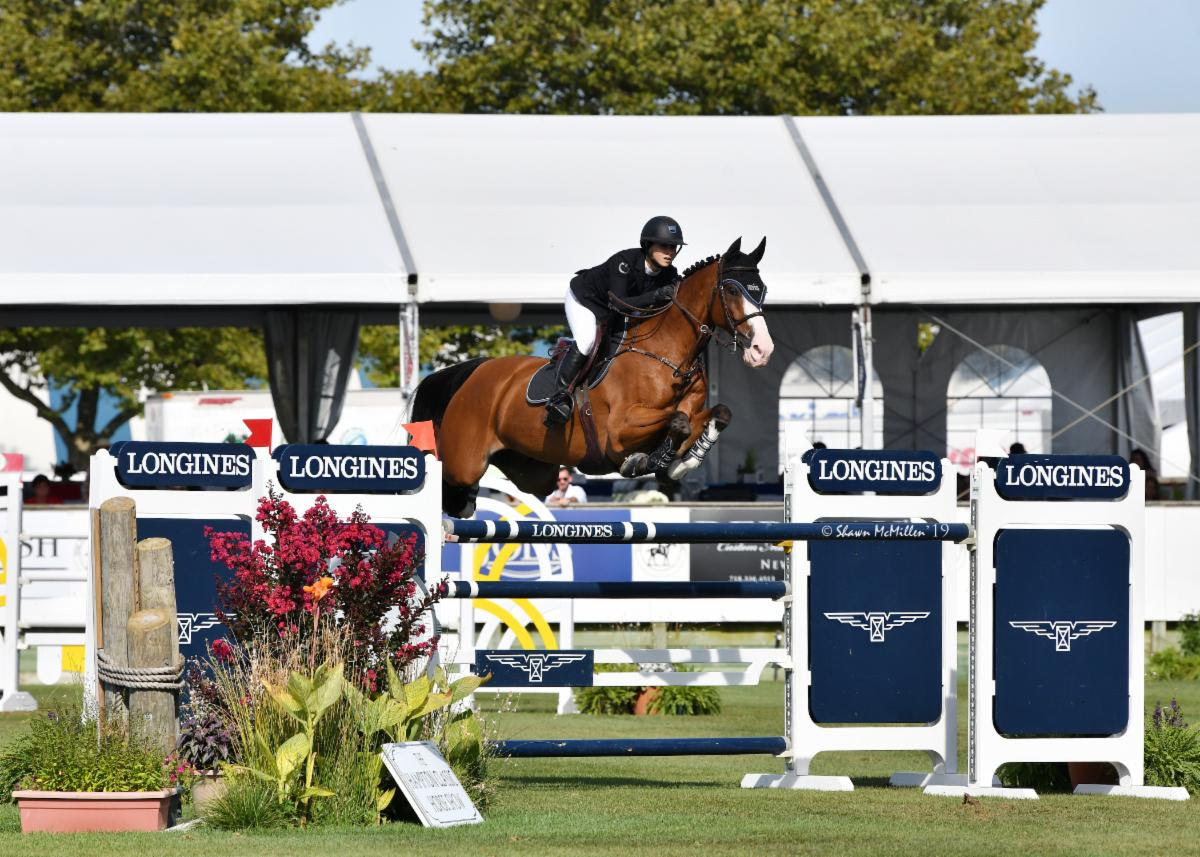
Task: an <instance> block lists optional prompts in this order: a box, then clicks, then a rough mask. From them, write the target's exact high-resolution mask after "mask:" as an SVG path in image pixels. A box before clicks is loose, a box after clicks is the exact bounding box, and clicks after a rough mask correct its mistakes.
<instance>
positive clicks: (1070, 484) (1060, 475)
mask: <svg viewBox="0 0 1200 857" xmlns="http://www.w3.org/2000/svg"><path fill="white" fill-rule="evenodd" d="M1002 471H1003V474H1004V484H1005V485H1008V486H1020V487H1022V488H1124V487H1125V468H1123V467H1121V466H1120V465H1119V464H1114V465H1103V464H1101V465H1088V464H1011V463H1008V462H1005V464H1004V466H1003V468H1002Z"/></svg>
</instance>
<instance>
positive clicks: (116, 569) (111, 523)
mask: <svg viewBox="0 0 1200 857" xmlns="http://www.w3.org/2000/svg"><path fill="white" fill-rule="evenodd" d="M99 532H100V584H99V585H100V616H101V626H100V633H101V634H102V635H103V640H104V653H105V655H107V656H108V658H109V659H110V660H111V661H112V662H113V663H114V664H116V665H118V666H128V664H129V661H128V660H127V657H128V655H127V650H128V643H127V641H126V626H127V625H128V623H129V617H130V616H132V615H133V612H134V610H136V609H137V554H136V552H135V551H134V545H135V544H136V543H137V515H136V511H135V509H134V503H133V500H131V499H130V498H128V497H113V498H112V499H110V500H105V501H104V503H102V504H101V506H100V531H99ZM102 709H103V712H104V716H105V719H106V720H107V721H108V722H109V723H112V724H118V723H121V722H123V721H124V720H125V717H126V715H127V714H128V712H129V709H128V707H127V705H126V701H125V691H124V690H123V689H122V688H119V687H105V688H104V693H103V705H102Z"/></svg>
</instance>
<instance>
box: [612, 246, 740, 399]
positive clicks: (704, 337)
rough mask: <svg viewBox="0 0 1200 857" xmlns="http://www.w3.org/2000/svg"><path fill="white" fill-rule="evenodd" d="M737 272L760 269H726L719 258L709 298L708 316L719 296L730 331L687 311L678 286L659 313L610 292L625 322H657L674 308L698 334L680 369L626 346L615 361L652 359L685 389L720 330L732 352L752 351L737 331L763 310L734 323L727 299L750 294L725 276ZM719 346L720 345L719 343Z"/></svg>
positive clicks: (660, 357) (678, 366) (616, 355)
mask: <svg viewBox="0 0 1200 857" xmlns="http://www.w3.org/2000/svg"><path fill="white" fill-rule="evenodd" d="M734 272H737V273H741V272H753V273H757V272H758V269H757V268H754V267H747V266H737V267H731V268H726V267H725V266H724V263H723V261H722V260H720V259H719V258H718V260H717V277H716V280H715V281H714V282H713V286H712V291H710V292H709V294H708V315H709V316H710V317H711V316H712V309H713V304H714V302H715V301H716V298H717V295H718V294H720V296H721V309H722V311H723V312H724V313H725V322H726V324H727V325H728V327H726V326H725V325H721V326H720V327H719V328H714V327H713V326H711V325H708V324H705V323H704V322H702V321H701V320H700V319H699V318H697V317H696V316H695V315H694V314H693V313H692V312H691V310H689V309H688V308H687V307H685V306H684V305H683V304H682V303H680V302H679V297H678V292H679V288H678V284H677V285H676V289H675V292H676V293H675V294H673V295H672V296H671V302H670V303H669V304H665V305H663V306H662V307H659V308H657V309H647V308H643V307H635V306H633V305H632V304H629V303H627V302H626V301H624V300H622V299H621V298H619V297H617V296H616V295H614V294H613V293H612V292H609V293H608V300H609V303H610V304H611V305H612V306H613V307H614V309H615V310H616V311H617V313H619V314H620V315H622V316H624V317H625V318H626V319H635V320H637V321H644V320H646V319H651V318H656V317H658V316H661V315H663V314H664V313H666V312H667V311H668V310H670V309H671V307H676V308H677V309H678V310H679V311H680V312H681V313H683V316H684V318H686V319H687V320H688V322H689V323H691V325H692V327H693V328H694V329H695V332H696V342H695V345H694V346H693V347H692V350H691V352H690V353H689V354H688V356H687V357H686V358H684V360H682V361H681V362H680V363H679V364H678V365H676V364H675V363H673V362H671V361H670V360H669V359H667V358H666V357H663V356H662V355H661V354H656V353H654V352H653V351H647V350H645V349H642V348H638V347H636V346H635V345H627V346H625V347H624V348H622V349H619V350H618V351H617V353H616V354H614V355H613V359H614V360H615V359H616V358H617V357H619V356H620V355H622V354H625V353H627V352H628V353H630V354H640V355H642V356H643V357H649V358H651V359H654V360H657V361H658V362H660V363H662V364H664V365H666V366H667V367H669V368H670V369H671V374H672V376H673V377H676V378H681V379H682V382H681V383H682V385H683V386H684V387H685V388H686V387H687V385H688V383H689V382H690V381H691V380H692V378H693V377H694V376H695V375H696V373H697V372H700V371H702V368H703V367H702V364H701V362H700V355H702V354H703V353H704V349H705V348H707V347H708V343H709V342H710V341H711V340H712V339H713V337H714V336H716V335H717V332H718V330H719V331H720V332H723V333H727V334H728V335H729V338H730V344H729V348H730V351H737V350H738V349H739V348H741V349H744V348H747V347H749V344H750V343H749V341H748V339H747V337H746V335H745V334H743V333H740V332H739V331H738V328H739V327H740V326H741V325H743V324H745V323H746V322H747V321H749V320H750V319H752V318H758V317H759V316H761V315H763V311H762V310H761V309H760V310H758V311H757V312H752V313H748V314H747V315H745V316H744V317H742V318H740V319H737V320H736V321H735V320H734V317H733V313H732V312H731V311H730V307H729V298H728V296H729V295H730V294H733V293H734V292H735V291H741V292H742V293H743V294H745V293H746V291H747V290H746V287H745V286H744V285H743V284H742V282H741V281H740V280H738V279H736V278H735V277H727V276H725V275H726V274H728V273H734ZM727 285H728V286H729V287H728V288H727V287H726V286H727ZM649 336H650V334H647V335H646V336H644V337H642V338H649ZM635 341H640V340H635ZM718 344H720V343H719V341H718Z"/></svg>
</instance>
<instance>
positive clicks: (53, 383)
mask: <svg viewBox="0 0 1200 857" xmlns="http://www.w3.org/2000/svg"><path fill="white" fill-rule="evenodd" d="M2 4H3V0H0V6H2ZM2 21H3V15H0V22H2ZM0 89H3V87H2V86H0ZM266 375H267V365H266V356H265V352H264V350H263V344H262V334H261V333H260V332H259V331H252V330H240V329H232V328H181V329H179V330H142V329H138V328H121V329H106V328H82V327H79V328H55V327H25V328H13V329H7V330H6V329H0V386H2V387H4V389H6V390H8V392H9V393H11V394H12V395H13V396H15V397H17V398H18V399H20V400H22V401H24V402H26V403H27V404H29V405H31V406H33V408H34V409H35V410H36V411H37V414H38V416H39V417H40V418H41V419H43V420H46V421H48V422H49V423H50V424H51V425H52V426H53V427H54V429H55V431H56V432H58V435H59V436H60V437H61V438H62V439H63V441H64V442H65V443H66V445H67V454H68V456H69V461H70V463H71V464H72V466H73V467H74V468H75V469H76V470H82V471H86V470H87V467H88V459H89V458H90V457H91V455H92V453H93V452H95V451H96V450H97V449H100V448H101V447H104V446H107V445H108V443H109V442H110V441H111V439H112V436H113V433H114V432H116V430H117V429H118V428H120V427H121V426H122V425H124V424H125V423H126V422H128V421H129V420H130V419H131V418H132V417H135V416H137V415H138V414H140V413H141V412H142V404H141V402H139V401H138V396H139V393H140V391H141V389H142V388H143V387H146V388H150V389H154V390H189V389H199V388H201V387H204V386H208V387H218V388H220V387H225V388H229V387H242V386H246V385H247V384H248V383H249V382H250V380H251V379H255V378H265V377H266ZM50 387H55V388H60V389H64V390H65V391H66V395H65V396H64V398H63V401H62V404H61V406H60V407H59V408H58V409H54V408H52V407H50V406H49V405H48V404H46V403H45V402H43V401H42V399H41V398H40V396H39V394H41V393H44V392H45V391H46V390H48V389H49V388H50ZM101 392H104V393H107V394H108V395H110V396H112V397H113V398H114V399H115V400H116V410H117V412H116V414H115V415H114V416H113V417H112V418H111V419H109V420H108V421H107V422H106V423H104V424H103V425H100V426H97V425H96V417H97V414H98V409H99V403H100V393H101ZM72 405H78V408H79V409H78V412H77V416H76V420H75V424H74V425H72V424H70V423H68V422H67V420H66V418H65V417H64V416H63V415H64V413H65V412H66V410H67V409H68V408H70V407H71V406H72Z"/></svg>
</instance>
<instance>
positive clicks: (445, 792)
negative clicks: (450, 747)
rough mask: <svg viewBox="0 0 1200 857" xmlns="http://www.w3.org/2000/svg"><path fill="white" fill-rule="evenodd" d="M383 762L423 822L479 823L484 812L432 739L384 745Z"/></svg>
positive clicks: (447, 824)
mask: <svg viewBox="0 0 1200 857" xmlns="http://www.w3.org/2000/svg"><path fill="white" fill-rule="evenodd" d="M382 755H383V763H384V764H385V765H387V769H388V770H389V771H390V772H391V774H392V779H394V780H395V781H396V784H397V785H398V786H400V791H402V792H403V793H404V796H405V797H406V798H408V803H409V805H410V806H412V808H413V809H414V810H415V811H416V813H417V817H418V818H419V819H421V824H423V825H425V826H426V827H454V826H455V825H458V824H479V823H481V822H482V821H483V816H482V815H480V814H479V810H477V809H476V808H475V804H474V803H472V802H471V798H470V796H468V795H467V792H466V790H465V789H464V788H463V787H462V784H461V783H460V782H459V781H458V777H456V776H454V771H453V770H451V768H450V766H449V765H448V764H446V760H445V759H443V758H442V754H441V753H439V752H438V748H437V746H436V745H435V744H434V743H433V742H432V741H404V742H402V743H399V744H384V745H383V754H382Z"/></svg>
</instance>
